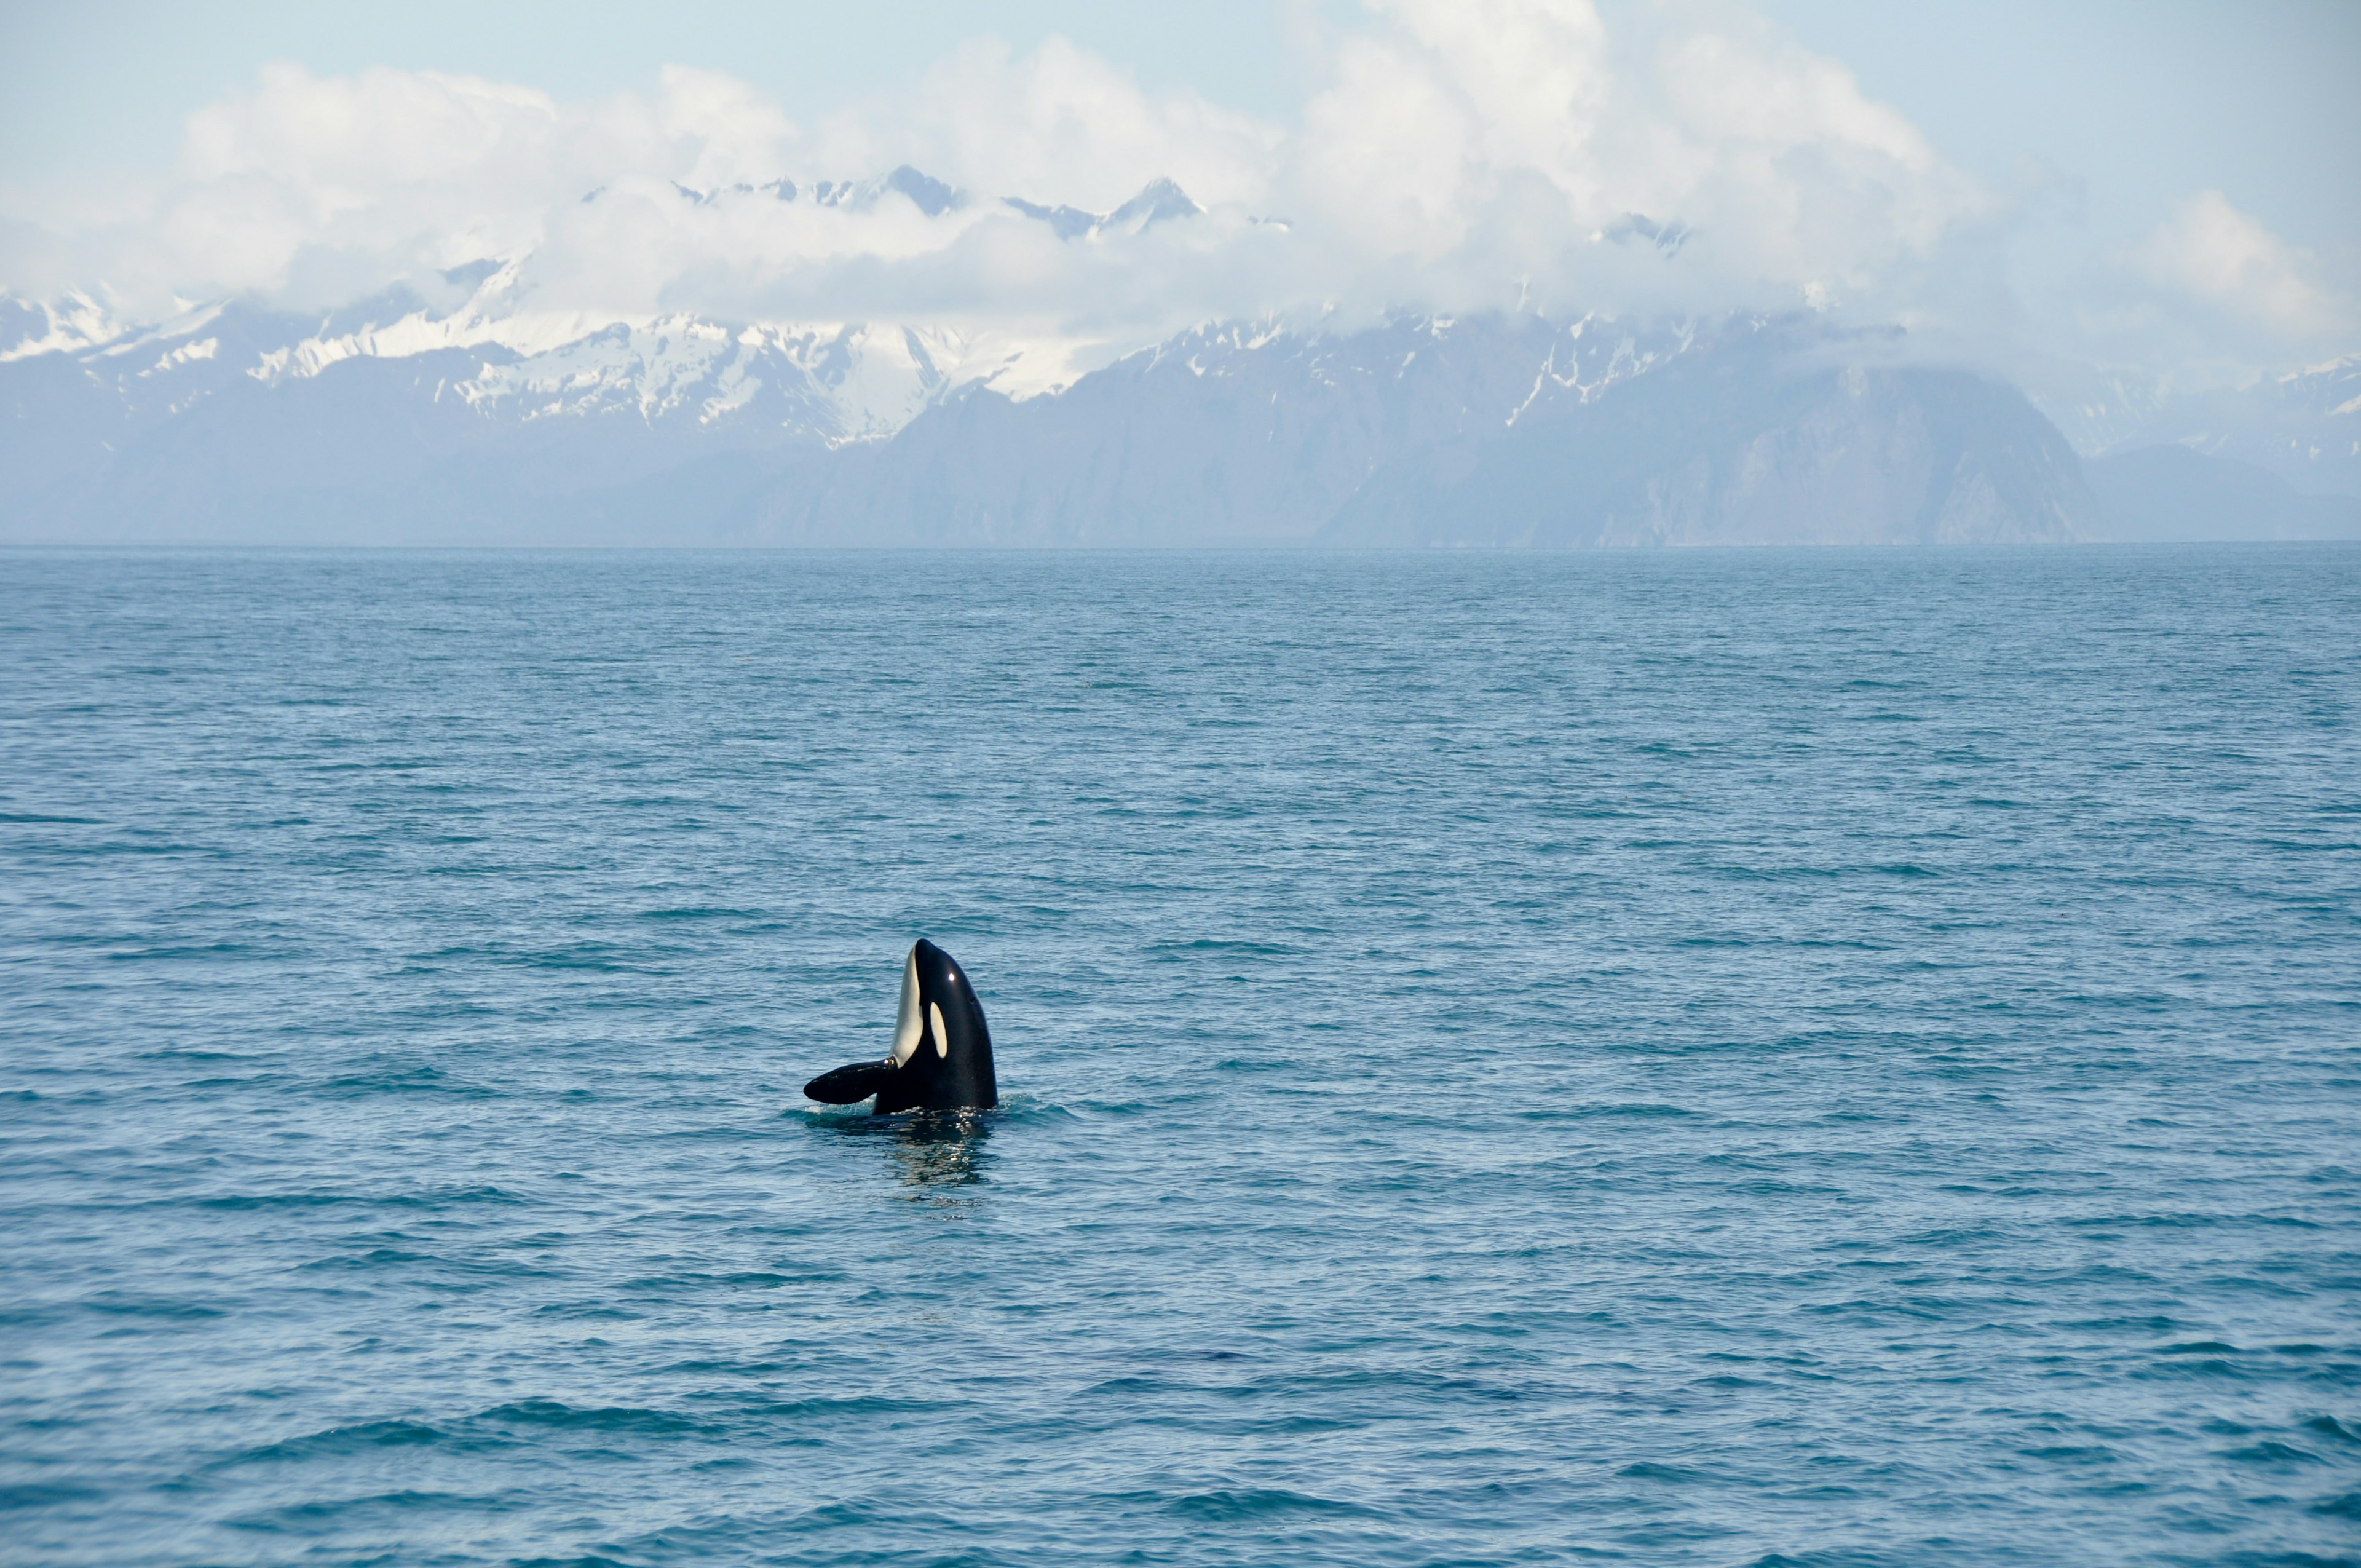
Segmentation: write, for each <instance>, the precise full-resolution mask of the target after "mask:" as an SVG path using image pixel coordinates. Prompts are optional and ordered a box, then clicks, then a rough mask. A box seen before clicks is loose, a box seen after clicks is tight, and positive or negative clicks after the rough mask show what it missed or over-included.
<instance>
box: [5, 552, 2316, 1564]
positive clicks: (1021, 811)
mask: <svg viewBox="0 0 2361 1568" xmlns="http://www.w3.org/2000/svg"><path fill="white" fill-rule="evenodd" d="M0 672H5V674H0V693H5V696H0V1047H5V1049H4V1050H0V1139H5V1146H0V1215H5V1220H0V1235H5V1242H0V1245H5V1259H4V1261H5V1269H0V1556H5V1558H6V1559H7V1560H8V1561H10V1562H12V1563H503V1562H511V1561H519V1560H525V1561H534V1560H543V1561H598V1562H606V1563H628V1564H642V1563H676V1562H690V1561H698V1560H707V1559H712V1560H723V1561H761V1562H776V1563H820V1564H828V1563H886V1562H893V1563H964V1564H1068V1563H1074V1564H1080V1563H1184V1564H1196V1563H1207V1564H1224V1563H1354V1564H1391V1563H1405V1564H1407V1563H1463V1564H1476V1563H1564V1562H1574V1561H1591V1562H1627V1563H1714V1564H1721V1563H1729V1564H1741V1563H1815V1564H1838V1563H1843V1564H1869V1563H1879V1564H1888V1563H1890V1564H1895V1565H1905V1564H1910V1565H1916V1564H1945V1563H2066V1562H2071V1563H2288V1564H2296V1563H2350V1562H2353V1561H2355V1560H2356V1554H2361V741H2357V740H2356V702H2361V550H2355V549H2349V548H2348V549H2339V548H2336V547H2287V548H2256V549H2245V550H2238V549H2215V550H2156V551H2138V550H2129V549H2123V550H2113V551H2100V552H2073V551H2059V552H2049V553H2014V552H1994V553H1989V554H1916V553H1897V554H1848V553H1839V552H1808V553H1755V554H1667V555H1615V556H1594V555H1576V556H1501V555H1484V556H1377V557H1365V558H1347V557H1328V558H1318V557H1291V556H1279V557H1274V556H1246V555H1236V556H1222V555H1210V556H1203V555H1201V556H1119V555H1093V556H1046V557H1027V556H1007V555H961V554H951V555H931V556H929V555H921V554H906V555H876V556H859V555H813V556H796V555H768V556H763V555H757V556H735V555H685V554H683V555H675V554H618V555H570V554H569V555H501V554H494V555H467V554H453V555H427V554H392V555H363V554H286V555H274V554H130V555H115V554H28V553H21V552H20V553H14V554H6V555H5V556H0ZM919 935H926V936H929V937H932V938H935V939H936V940H937V941H939V942H940V943H942V944H943V945H944V946H945V947H947V948H950V950H951V951H952V952H953V953H954V954H956V955H957V957H958V958H959V959H961V962H962V964H963V965H964V967H965V968H966V969H967V970H969V972H970V973H971V974H972V976H973V977H974V979H975V981H976V982H977V985H978V988H979V990H980V991H981V992H982V994H983V1001H984V1004H985V1006H986V1007H987V1009H988V1010H989V1012H990V1015H991V1019H992V1025H993V1030H994V1038H995V1040H996V1042H997V1044H998V1047H999V1062H1000V1080H1001V1083H1002V1086H1003V1090H1004V1092H1006V1093H1008V1094H1009V1097H1010V1098H1009V1102H1008V1103H1007V1104H1006V1105H1005V1107H1004V1109H1002V1110H1001V1111H1000V1112H998V1113H994V1114H992V1115H990V1116H987V1117H984V1118H982V1119H981V1120H978V1121H975V1122H972V1123H970V1124H950V1125H927V1124H910V1123H907V1122H906V1121H902V1120H899V1119H891V1120H888V1121H885V1122H882V1123H878V1124H872V1123H871V1122H869V1121H868V1120H866V1119H864V1118H862V1116H860V1115H858V1114H851V1113H845V1112H841V1111H828V1110H824V1109H822V1108H818V1107H815V1106H811V1105H808V1104H807V1103H806V1102H803V1100H802V1099H801V1097H800V1095H799V1094H798V1092H797V1089H798V1086H799V1085H800V1084H801V1083H802V1082H803V1080H805V1079H806V1078H807V1077H808V1076H810V1075H811V1074H812V1073H813V1072H815V1071H817V1070H818V1069H822V1068H826V1067H832V1066H835V1065H837V1064H839V1063H840V1062H846V1061H851V1060H854V1059H857V1058H862V1057H864V1056H871V1055H882V1054H883V1053H884V1048H885V1046H886V1043H887V1041H888V1038H889V1036H890V1035H891V1030H892V1022H893V1007H894V1000H895V988H896V986H897V983H898V976H899V966H900V963H901V956H902V953H903V951H904V949H905V948H906V947H907V946H908V944H909V942H910V941H911V940H912V938H915V937H917V936H919Z"/></svg>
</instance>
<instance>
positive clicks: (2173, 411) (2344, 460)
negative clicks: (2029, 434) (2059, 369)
mask: <svg viewBox="0 0 2361 1568" xmlns="http://www.w3.org/2000/svg"><path fill="white" fill-rule="evenodd" d="M2049 412H2050V414H2051V416H2052V417H2053V418H2055V419H2056V420H2057V422H2058V423H2059V426H2060V427H2061V428H2062V429H2064V430H2065V432H2066V433H2067V435H2068V436H2069V438H2070V439H2071V440H2072V441H2073V443H2074V445H2075V447H2076V449H2077V450H2079V451H2081V452H2082V453H2084V454H2085V455H2090V456H2112V455H2121V454H2125V453H2131V452H2136V451H2138V450H2140V449H2141V448H2143V447H2150V446H2163V445H2174V446H2185V447H2187V448H2189V449H2190V450H2191V451H2192V452H2199V453H2202V454H2204V455H2207V456H2209V457H2222V458H2227V459H2230V460H2232V461H2235V462H2239V463H2246V464H2250V465H2252V466H2256V467H2257V468H2261V469H2264V470H2267V471H2268V472H2269V473H2272V474H2276V475H2277V476H2279V477H2280V478H2281V479H2283V480H2285V481H2286V482H2287V483H2288V484H2289V485H2290V486H2291V487H2293V488H2294V489H2295V490H2296V491H2297V492H2299V493H2303V494H2315V495H2319V494H2334V495H2345V496H2361V355H2348V356H2345V357H2344V358H2341V359H2334V360H2331V361H2329V362H2327V363H2326V364H2323V365H2313V366H2309V367H2304V368H2301V369H2296V370H2289V371H2285V372H2282V373H2281V374H2279V375H2276V376H2266V377H2263V378H2258V379H2257V380H2256V381H2254V382H2252V383H2251V384H2249V385H2247V386H2245V387H2241V388H2237V389H2217V390H2213V391H2206V392H2180V393H2176V392H2172V391H2169V390H2168V389H2164V388H2161V387H2158V386H2153V385H2142V384H2140V383H2137V382H2129V381H2121V380H2118V381H2112V382H2109V383H2106V384H2105V385H2103V386H2102V387H2098V388H2095V389H2092V391H2091V392H2090V393H2088V394H2086V395H2085V396H2083V397H2081V398H2079V399H2075V400H2070V401H2068V402H2064V403H2062V404H2060V405H2059V406H2056V407H2052V408H2051V409H2050V410H2049Z"/></svg>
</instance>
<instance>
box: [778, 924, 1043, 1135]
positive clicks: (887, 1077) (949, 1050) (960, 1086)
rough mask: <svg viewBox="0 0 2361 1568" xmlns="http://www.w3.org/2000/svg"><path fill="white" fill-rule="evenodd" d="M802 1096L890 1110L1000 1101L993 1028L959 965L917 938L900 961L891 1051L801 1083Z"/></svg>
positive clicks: (964, 1107)
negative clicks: (865, 1102) (868, 1101)
mask: <svg viewBox="0 0 2361 1568" xmlns="http://www.w3.org/2000/svg"><path fill="white" fill-rule="evenodd" d="M804 1093H805V1095H806V1096H807V1097H808V1098H810V1099H813V1100H818V1101H819V1102H822V1103H823V1104H828V1105H852V1104H857V1103H859V1102H862V1101H863V1100H866V1099H868V1098H869V1097H870V1096H871V1095H875V1096H876V1097H877V1106H876V1110H875V1114H877V1115H880V1116H886V1115H891V1114H892V1113H895V1112H896V1111H972V1110H982V1109H985V1108H988V1107H990V1106H994V1105H997V1104H999V1103H1000V1085H999V1083H998V1082H997V1080H994V1077H993V1073H992V1031H991V1030H989V1029H987V1028H985V1027H984V1025H983V1003H981V1002H979V1001H977V1000H976V998H975V988H974V987H973V986H972V985H970V984H968V982H967V976H966V975H965V974H963V973H961V970H960V967H959V964H958V963H957V962H956V961H954V960H953V959H952V958H951V956H950V954H949V953H947V952H945V951H943V950H942V949H941V948H938V947H937V946H935V945H934V944H933V943H932V942H929V941H928V940H927V939H926V938H923V937H922V938H919V939H918V942H917V946H916V947H913V948H911V949H910V956H909V958H908V959H906V960H905V961H904V962H903V965H902V1010H901V1013H900V1014H899V1016H897V1017H896V1018H895V1022H894V1050H893V1054H891V1055H890V1056H888V1057H887V1058H885V1059H884V1061H862V1062H854V1063H852V1064H851V1066H850V1067H840V1068H838V1069H835V1070H834V1071H832V1072H824V1073H821V1074H820V1075H819V1076H818V1078H815V1079H813V1080H811V1081H810V1082H809V1083H807V1084H805V1085H804Z"/></svg>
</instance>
